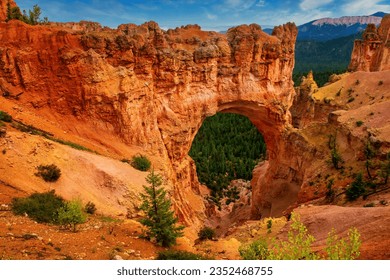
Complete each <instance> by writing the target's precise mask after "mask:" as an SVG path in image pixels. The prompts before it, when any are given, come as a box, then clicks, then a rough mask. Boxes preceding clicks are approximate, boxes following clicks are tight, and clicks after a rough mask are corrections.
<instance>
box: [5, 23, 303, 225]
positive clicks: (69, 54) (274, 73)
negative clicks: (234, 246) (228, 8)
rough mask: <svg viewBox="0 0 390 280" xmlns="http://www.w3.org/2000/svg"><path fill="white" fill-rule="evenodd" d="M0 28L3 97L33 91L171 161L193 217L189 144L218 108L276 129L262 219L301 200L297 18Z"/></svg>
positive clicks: (177, 196)
mask: <svg viewBox="0 0 390 280" xmlns="http://www.w3.org/2000/svg"><path fill="white" fill-rule="evenodd" d="M0 30H1V33H0V41H1V42H2V43H1V45H0V85H1V88H2V91H3V92H2V94H4V93H5V92H7V94H8V95H10V96H13V95H15V94H19V93H23V94H22V95H21V96H20V98H19V101H18V102H19V103H20V104H23V105H25V106H30V107H32V108H34V109H35V110H36V111H37V112H39V111H40V110H42V109H44V108H49V109H50V110H51V111H52V112H53V114H55V115H58V116H60V117H61V118H66V117H72V118H75V119H76V120H78V122H80V123H83V124H85V125H88V126H94V127H96V129H102V130H105V131H106V132H107V133H111V134H114V135H117V136H118V137H120V138H121V139H122V140H123V141H125V142H126V143H127V144H129V145H137V146H139V147H142V149H144V150H145V151H148V152H149V153H151V154H154V155H156V156H158V157H160V159H161V161H162V162H164V167H163V169H164V174H165V176H166V177H167V179H168V180H169V182H170V184H171V185H172V186H173V191H172V195H173V198H174V205H175V208H176V212H177V214H178V215H179V217H180V219H181V220H182V221H184V222H185V223H187V224H193V225H200V224H201V221H202V220H203V219H204V218H205V216H204V213H205V206H204V200H203V198H202V197H201V196H200V195H199V194H200V192H199V183H198V180H197V176H196V170H195V165H194V163H193V161H192V159H191V158H190V157H189V156H188V151H189V149H190V147H191V143H192V141H193V139H194V137H195V135H196V133H197V131H198V129H199V128H200V126H201V125H202V122H203V120H204V119H205V118H206V117H208V116H212V115H214V114H215V113H217V112H233V113H238V114H242V115H245V116H247V117H248V118H249V119H250V120H251V121H252V122H253V124H254V125H255V126H256V127H257V128H258V129H259V131H260V132H261V133H262V134H263V135H264V138H265V141H266V144H267V153H268V155H267V161H266V162H265V163H264V164H263V165H262V166H261V167H258V169H257V171H256V176H255V177H254V180H253V181H252V184H253V186H252V187H253V208H252V214H253V216H254V217H260V216H262V215H276V214H280V213H281V212H282V211H283V210H284V209H285V208H286V207H288V205H290V204H291V203H293V202H295V201H296V197H297V193H298V191H299V186H300V184H301V182H302V176H303V175H302V174H303V172H304V171H303V169H302V168H303V166H302V163H300V162H299V160H298V161H297V160H294V158H295V157H294V156H293V155H292V153H293V152H294V149H292V148H291V146H290V144H289V143H291V142H290V140H291V137H293V138H294V137H297V136H296V134H294V133H291V132H290V130H291V125H290V123H291V116H290V112H289V108H290V106H291V104H292V101H293V96H294V89H293V82H292V79H291V77H292V70H293V67H294V45H295V39H296V36H297V28H296V26H295V25H294V24H292V23H288V24H285V25H282V26H279V27H276V28H275V29H274V31H273V35H272V36H270V35H268V34H266V33H265V32H263V31H262V30H261V28H260V26H258V25H256V24H252V25H242V26H238V27H235V28H231V29H229V30H228V32H227V34H226V35H223V34H219V33H216V32H206V31H202V30H201V29H200V28H199V27H198V26H196V25H193V26H186V27H182V28H176V29H171V30H168V31H164V30H162V29H161V28H160V27H159V26H158V25H157V24H156V23H154V22H148V23H145V24H143V25H140V26H136V25H133V24H125V25H121V26H119V27H118V28H117V29H107V28H106V29H100V28H98V27H96V25H94V24H93V23H91V24H87V23H85V22H84V23H83V24H79V25H77V26H75V24H73V25H72V24H67V25H65V24H64V25H61V24H55V25H54V24H53V25H51V26H29V25H26V24H24V23H22V22H19V21H14V20H13V21H10V22H8V23H0ZM298 138H299V137H298ZM289 139H290V140H289ZM294 139H295V138H294ZM101 141H102V142H104V138H102V139H101ZM294 141H295V144H296V143H298V145H299V141H300V140H299V139H295V140H294ZM248 218H249V217H248Z"/></svg>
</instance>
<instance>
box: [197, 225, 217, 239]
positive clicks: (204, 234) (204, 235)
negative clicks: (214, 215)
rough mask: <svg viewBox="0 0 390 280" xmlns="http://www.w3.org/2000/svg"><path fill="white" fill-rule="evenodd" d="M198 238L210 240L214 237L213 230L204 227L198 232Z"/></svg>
mask: <svg viewBox="0 0 390 280" xmlns="http://www.w3.org/2000/svg"><path fill="white" fill-rule="evenodd" d="M198 237H199V239H200V240H206V239H209V240H212V239H213V238H214V237H215V230H214V229H212V228H211V227H204V228H202V229H201V230H200V231H199V232H198Z"/></svg>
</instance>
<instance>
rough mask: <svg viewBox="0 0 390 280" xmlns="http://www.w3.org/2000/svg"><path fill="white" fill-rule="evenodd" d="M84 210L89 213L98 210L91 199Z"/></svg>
mask: <svg viewBox="0 0 390 280" xmlns="http://www.w3.org/2000/svg"><path fill="white" fill-rule="evenodd" d="M84 211H85V213H88V214H91V215H92V214H95V212H96V206H95V203H93V202H91V201H89V202H88V203H87V204H86V205H85V207H84Z"/></svg>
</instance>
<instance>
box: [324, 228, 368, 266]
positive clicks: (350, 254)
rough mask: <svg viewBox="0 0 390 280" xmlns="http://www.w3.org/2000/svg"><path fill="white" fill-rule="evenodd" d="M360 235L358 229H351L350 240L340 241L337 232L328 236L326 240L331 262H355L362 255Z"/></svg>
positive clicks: (349, 232) (342, 239) (333, 231)
mask: <svg viewBox="0 0 390 280" xmlns="http://www.w3.org/2000/svg"><path fill="white" fill-rule="evenodd" d="M361 243H362V242H361V240H360V233H359V232H358V230H357V229H356V228H351V229H349V231H348V240H345V239H344V238H341V239H339V238H338V237H337V235H336V231H335V230H334V229H332V231H331V232H330V233H329V234H328V238H327V240H326V249H325V250H326V253H327V254H328V259H329V260H354V259H356V258H357V257H359V255H360V245H361Z"/></svg>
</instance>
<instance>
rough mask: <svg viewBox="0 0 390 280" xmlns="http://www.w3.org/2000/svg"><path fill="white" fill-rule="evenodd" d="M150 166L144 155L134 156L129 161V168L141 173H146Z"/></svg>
mask: <svg viewBox="0 0 390 280" xmlns="http://www.w3.org/2000/svg"><path fill="white" fill-rule="evenodd" d="M151 165H152V164H151V162H150V160H149V159H148V158H147V157H146V156H144V155H138V156H134V157H133V159H132V161H131V166H133V167H134V168H135V169H138V170H141V171H148V170H149V169H150V166H151Z"/></svg>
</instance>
